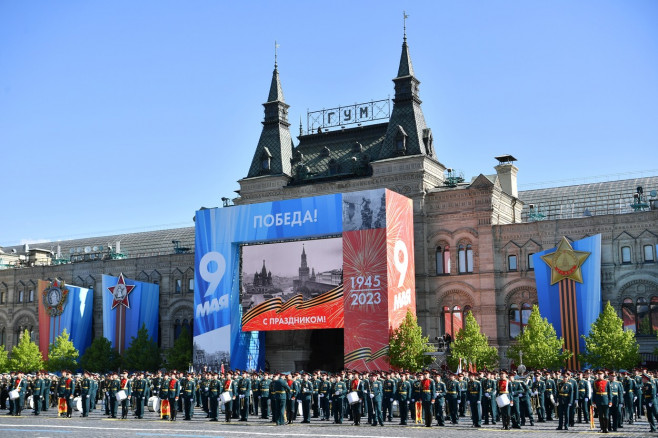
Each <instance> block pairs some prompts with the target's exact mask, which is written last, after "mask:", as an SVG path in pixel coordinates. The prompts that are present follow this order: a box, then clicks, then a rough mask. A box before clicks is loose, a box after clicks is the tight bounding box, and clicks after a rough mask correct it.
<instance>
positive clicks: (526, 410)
mask: <svg viewBox="0 0 658 438" xmlns="http://www.w3.org/2000/svg"><path fill="white" fill-rule="evenodd" d="M528 381H529V377H528V376H526V377H522V376H519V384H520V385H521V388H522V389H521V393H520V394H519V403H520V406H519V408H520V411H521V426H525V419H526V418H528V419H530V426H534V425H535V423H534V420H533V418H532V400H531V397H532V394H531V393H530V385H528Z"/></svg>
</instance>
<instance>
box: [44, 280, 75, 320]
mask: <svg viewBox="0 0 658 438" xmlns="http://www.w3.org/2000/svg"><path fill="white" fill-rule="evenodd" d="M68 294H69V290H68V289H67V288H66V285H65V284H64V282H63V281H61V280H59V281H58V280H54V281H51V282H50V283H48V285H47V286H46V288H45V289H44V290H43V292H42V293H41V299H42V301H43V305H44V307H45V308H46V312H48V314H49V315H50V316H59V315H61V314H62V313H63V312H64V305H65V304H66V298H67V297H68Z"/></svg>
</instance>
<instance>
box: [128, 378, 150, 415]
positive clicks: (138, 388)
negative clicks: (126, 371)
mask: <svg viewBox="0 0 658 438" xmlns="http://www.w3.org/2000/svg"><path fill="white" fill-rule="evenodd" d="M146 383H147V381H146V379H145V378H144V373H143V372H140V373H137V377H136V378H135V379H134V380H133V382H132V384H131V390H132V394H133V396H134V397H135V417H137V418H139V419H142V418H144V402H145V401H146V402H148V398H146V392H147V391H146V388H147V385H146Z"/></svg>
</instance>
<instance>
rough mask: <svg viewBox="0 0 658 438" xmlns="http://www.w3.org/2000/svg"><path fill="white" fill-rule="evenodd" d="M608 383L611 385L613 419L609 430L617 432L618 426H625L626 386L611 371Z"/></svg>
mask: <svg viewBox="0 0 658 438" xmlns="http://www.w3.org/2000/svg"><path fill="white" fill-rule="evenodd" d="M608 380H609V382H608V384H609V385H610V403H611V404H610V417H611V421H610V424H609V426H608V430H612V431H613V432H617V428H618V427H619V426H621V427H622V428H623V427H624V426H623V424H621V423H622V412H621V410H622V408H623V407H624V387H623V385H622V384H621V383H620V382H618V381H617V375H616V373H615V372H614V371H611V372H610V373H609V375H608Z"/></svg>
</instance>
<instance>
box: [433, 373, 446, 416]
mask: <svg viewBox="0 0 658 438" xmlns="http://www.w3.org/2000/svg"><path fill="white" fill-rule="evenodd" d="M445 404H446V384H445V383H443V382H442V381H441V375H440V374H438V373H436V375H435V376H434V417H435V418H436V424H437V425H439V426H445Z"/></svg>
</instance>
